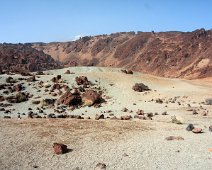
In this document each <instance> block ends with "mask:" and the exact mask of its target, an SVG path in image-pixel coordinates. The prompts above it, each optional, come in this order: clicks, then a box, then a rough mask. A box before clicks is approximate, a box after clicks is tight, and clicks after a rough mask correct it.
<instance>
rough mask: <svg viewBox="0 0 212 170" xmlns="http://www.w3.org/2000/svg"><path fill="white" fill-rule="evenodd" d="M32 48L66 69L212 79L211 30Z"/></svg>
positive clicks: (93, 39) (104, 38)
mask: <svg viewBox="0 0 212 170" xmlns="http://www.w3.org/2000/svg"><path fill="white" fill-rule="evenodd" d="M32 47H33V48H35V49H38V50H40V51H43V52H44V53H46V54H49V55H51V56H52V57H53V58H54V59H55V60H57V61H60V62H63V63H64V64H65V65H66V66H77V65H79V66H91V65H94V66H105V67H124V68H127V69H132V70H134V71H142V72H145V73H150V74H154V75H157V76H165V77H180V78H203V77H211V76H212V30H209V31H206V30H204V29H200V30H195V31H193V32H159V33H155V32H138V33H135V32H123V33H115V34H111V35H100V36H93V37H83V38H81V39H79V40H77V41H72V42H64V43H57V42H55V43H47V44H45V43H34V44H32Z"/></svg>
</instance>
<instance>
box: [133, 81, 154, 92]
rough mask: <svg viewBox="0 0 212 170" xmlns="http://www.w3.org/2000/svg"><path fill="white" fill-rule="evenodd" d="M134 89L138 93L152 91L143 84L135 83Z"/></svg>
mask: <svg viewBox="0 0 212 170" xmlns="http://www.w3.org/2000/svg"><path fill="white" fill-rule="evenodd" d="M132 89H133V90H135V91H138V92H144V91H149V90H150V89H149V87H148V86H146V85H144V84H143V83H135V85H134V86H133V88H132Z"/></svg>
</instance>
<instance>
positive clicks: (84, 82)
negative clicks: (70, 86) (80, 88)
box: [75, 76, 89, 85]
mask: <svg viewBox="0 0 212 170" xmlns="http://www.w3.org/2000/svg"><path fill="white" fill-rule="evenodd" d="M75 80H76V83H77V85H89V81H88V78H87V77H86V76H79V77H76V78H75Z"/></svg>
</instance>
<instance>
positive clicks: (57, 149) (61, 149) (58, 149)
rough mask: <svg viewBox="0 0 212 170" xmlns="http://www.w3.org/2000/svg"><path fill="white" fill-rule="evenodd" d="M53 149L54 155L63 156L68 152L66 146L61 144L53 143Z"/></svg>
mask: <svg viewBox="0 0 212 170" xmlns="http://www.w3.org/2000/svg"><path fill="white" fill-rule="evenodd" d="M53 149H54V153H55V154H64V153H67V152H68V148H67V145H64V144H61V143H53Z"/></svg>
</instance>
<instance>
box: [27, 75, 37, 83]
mask: <svg viewBox="0 0 212 170" xmlns="http://www.w3.org/2000/svg"><path fill="white" fill-rule="evenodd" d="M34 81H36V79H35V76H32V77H29V78H28V79H27V82H34Z"/></svg>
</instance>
